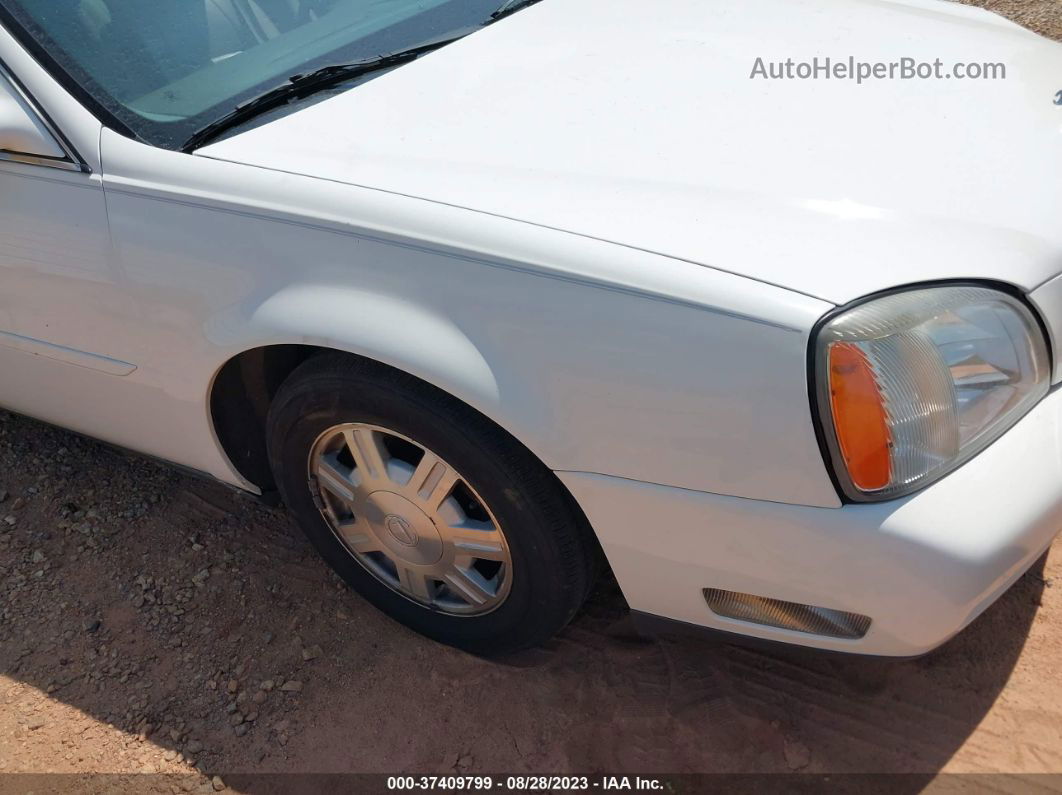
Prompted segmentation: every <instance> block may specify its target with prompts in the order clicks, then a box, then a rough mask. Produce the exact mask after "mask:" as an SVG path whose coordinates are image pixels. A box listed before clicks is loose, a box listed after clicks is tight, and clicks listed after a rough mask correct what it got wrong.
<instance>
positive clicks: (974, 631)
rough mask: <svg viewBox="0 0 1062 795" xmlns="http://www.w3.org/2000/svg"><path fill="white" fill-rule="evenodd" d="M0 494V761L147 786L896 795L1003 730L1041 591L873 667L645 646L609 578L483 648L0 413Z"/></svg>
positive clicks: (176, 477) (248, 503) (121, 462)
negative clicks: (999, 726)
mask: <svg viewBox="0 0 1062 795" xmlns="http://www.w3.org/2000/svg"><path fill="white" fill-rule="evenodd" d="M3 491H6V492H8V496H7V498H6V499H5V500H3V501H2V502H0V528H2V530H3V532H0V599H2V601H0V610H2V619H3V620H2V621H0V673H2V674H3V677H4V678H3V679H0V690H2V691H3V692H0V698H2V699H3V703H4V704H5V705H6V706H5V707H4V708H3V710H2V711H0V770H2V771H4V772H10V771H21V772H42V773H43V772H75V771H80V772H84V771H110V772H122V773H158V774H160V775H162V774H172V775H173V776H174V778H172V779H161V781H162V782H163V783H162V784H160V790H161V791H167V792H168V791H170V790H171V788H172V786H178V787H180V788H195V787H202V788H204V789H206V788H208V787H209V786H210V780H209V778H210V776H212V775H214V774H221V775H222V776H224V778H225V780H226V782H227V784H228V785H229V786H230V787H234V788H236V789H240V790H245V791H262V792H267V791H278V788H282V789H285V790H290V789H292V788H294V787H295V785H296V784H297V782H298V779H293V778H291V777H290V776H291V775H292V774H306V773H314V774H336V775H340V776H343V775H345V774H349V773H369V772H371V773H387V774H419V773H427V774H463V775H486V774H494V775H498V774H506V773H524V774H527V773H584V774H616V775H621V774H631V775H633V774H639V773H641V774H648V773H656V774H698V773H712V774H715V775H717V776H718V775H720V774H733V775H742V774H772V775H773V774H788V773H794V772H796V773H804V774H819V775H825V774H830V775H832V776H837V775H838V774H846V773H852V774H865V773H874V774H905V776H904V777H902V778H897V777H890V778H889V779H887V783H883V784H882V786H887V789H888V791H890V792H896V791H910V792H917V791H920V790H922V789H923V788H924V787H925V785H926V784H927V783H928V782H929V780H930V779H931V778H932V776H933V775H935V774H936V773H938V772H939V771H941V770H942V769H943V768H944V767H945V765H947V764H948V762H949V760H951V759H952V758H953V756H954V755H955V754H956V752H957V750H958V749H960V748H961V747H963V746H964V744H967V745H969V744H970V743H974V744H976V743H977V742H983V743H985V744H990V743H992V742H996V741H997V740H998V738H996V739H992V738H991V737H990V738H988V739H985V740H983V741H978V740H977V738H976V736H975V737H973V738H971V735H974V734H975V731H976V730H977V729H978V727H979V725H981V724H982V722H983V721H985V718H986V715H987V714H988V713H989V711H990V710H991V708H992V707H993V705H994V704H995V703H996V701H997V698H998V697H999V695H1000V693H1001V691H1002V690H1003V689H1004V687H1005V686H1006V685H1007V683H1008V680H1010V678H1011V676H1012V672H1013V671H1014V669H1015V665H1016V664H1017V662H1018V660H1019V657H1020V656H1021V654H1022V650H1023V647H1024V646H1025V644H1026V639H1027V636H1028V634H1029V631H1030V627H1031V625H1032V623H1033V620H1034V618H1035V617H1036V615H1037V610H1038V607H1039V605H1040V602H1041V598H1042V597H1043V595H1044V585H1045V579H1044V577H1045V571H1044V561H1043V560H1041V561H1039V562H1038V563H1037V565H1036V566H1034V568H1033V569H1032V570H1031V571H1030V572H1029V573H1028V574H1026V575H1025V576H1024V577H1023V578H1022V579H1021V580H1020V581H1019V582H1018V583H1017V585H1016V586H1015V587H1014V588H1013V589H1011V591H1009V592H1008V593H1007V594H1006V595H1005V596H1004V597H1003V598H1002V599H1001V600H1000V601H999V602H998V603H997V604H996V605H994V606H993V607H992V608H990V609H989V610H988V611H987V612H986V613H985V614H984V615H983V616H982V617H981V618H979V619H978V620H977V621H976V622H975V623H974V624H973V625H972V626H971V627H970V628H969V629H968V630H967V631H965V632H964V633H962V634H961V635H959V636H958V637H957V638H955V639H954V640H953V641H951V642H950V643H949V644H947V645H946V646H945V647H943V648H942V649H940V650H938V651H936V652H934V653H933V654H931V655H929V656H926V657H924V658H921V659H918V660H913V661H896V662H890V661H883V660H873V659H857V658H845V657H839V656H821V655H815V654H809V653H807V652H801V651H797V650H794V651H791V652H790V651H784V650H783V651H772V652H770V653H765V652H763V651H755V650H751V649H745V648H740V647H736V646H729V645H720V644H715V643H710V642H704V641H699V640H694V639H683V640H666V639H649V638H645V637H642V636H639V635H638V634H637V633H635V632H634V630H633V628H632V625H631V622H630V618H629V616H628V615H627V612H626V607H625V605H624V603H623V599H622V596H621V594H620V593H619V591H618V589H617V588H616V586H615V584H614V582H612V581H611V580H609V579H608V578H605V579H604V580H603V581H602V583H601V584H600V585H599V586H598V588H597V589H596V591H595V593H594V594H593V596H592V598H591V600H590V602H589V603H588V605H587V606H586V609H585V610H584V611H583V612H582V613H581V614H580V615H579V617H577V619H576V620H575V621H574V622H573V623H572V624H571V626H569V627H568V629H566V630H565V631H564V632H563V633H562V634H561V635H560V636H559V637H558V638H556V639H555V640H554V641H552V642H550V643H549V644H548V645H547V646H546V647H544V648H541V649H536V650H533V651H530V652H526V653H523V654H521V655H517V656H514V657H511V658H508V659H505V660H494V661H492V660H484V659H478V658H474V657H471V656H469V655H467V654H463V653H461V652H458V651H456V650H453V649H450V648H447V647H443V646H440V645H438V644H435V643H432V642H430V641H428V640H425V639H423V638H421V637H419V636H417V635H415V634H413V633H411V632H409V631H408V630H406V629H405V628H403V627H401V626H399V625H397V624H395V623H393V622H391V621H390V620H389V619H387V618H386V617H384V616H382V615H381V614H379V613H378V612H377V611H375V610H374V609H372V608H371V607H369V606H368V605H367V604H366V603H364V602H363V601H362V600H360V599H359V598H358V597H357V596H356V595H354V594H353V593H351V592H350V591H349V590H348V589H346V588H345V587H344V586H343V585H342V583H340V582H339V581H338V579H337V578H336V577H335V576H334V575H332V574H331V572H330V571H329V570H328V569H327V568H326V567H325V566H324V564H323V563H320V562H319V561H318V559H317V557H316V556H315V554H314V552H313V550H312V549H311V548H310V547H309V545H308V544H307V543H306V542H305V541H304V540H303V539H302V537H301V535H300V534H299V533H298V531H297V530H296V529H294V528H293V526H292V524H291V522H290V521H289V520H288V518H287V517H286V515H285V514H284V513H283V512H282V511H279V510H275V509H269V508H266V507H264V506H261V505H260V504H258V503H257V502H255V501H253V500H252V499H248V498H246V497H244V496H242V495H239V494H236V493H235V492H232V491H230V490H229V489H227V488H225V487H223V486H221V485H217V484H212V483H206V482H202V481H198V480H195V479H191V478H189V477H187V476H185V475H182V474H178V473H176V472H175V471H173V470H170V469H168V468H166V467H164V466H162V465H160V464H156V463H154V462H152V461H149V460H147V459H144V458H141V457H137V456H133V455H130V454H125V453H122V452H119V451H115V450H113V449H111V448H108V447H105V446H103V445H100V444H98V443H95V442H92V441H89V440H86V439H84V438H82V437H79V436H76V435H74V434H71V433H67V432H64V431H61V430H57V429H54V428H51V427H49V426H45V425H41V424H39V423H36V422H33V421H31V420H28V419H25V418H22V417H18V416H14V415H8V414H3V413H0V492H3ZM2 496H3V494H2V493H0V497H2ZM8 516H10V517H12V521H7V520H6V517H8ZM70 708H73V709H70ZM1004 708H1005V707H1004ZM1014 741H1015V742H1017V740H1016V739H1015V740H1014ZM197 771H198V772H197ZM182 774H183V775H182ZM203 774H205V776H204V775H203ZM261 774H286V775H288V776H289V778H287V779H280V780H278V779H276V778H274V777H261ZM713 780H714V781H717V782H722V781H726V779H722V778H720V779H713ZM804 780H806V781H813V780H816V779H815V778H808V779H804ZM62 781H64V782H66V783H67V784H70V785H71V786H73V782H76V788H77V789H79V790H91V789H99V790H101V791H102V790H105V789H112V788H113V787H114V786H115V781H114V780H113V779H100V778H93V777H68V778H65V779H62ZM146 781H147V779H143V778H142V779H138V780H137V783H136V785H135V786H136V788H137V789H141V790H144V789H148V787H147V786H146ZM278 781H281V782H283V783H281V784H278ZM333 781H335V782H337V783H336V787H338V788H349V787H350V786H351V783H352V781H353V780H351V779H345V778H339V779H334V780H333ZM771 781H774V782H775V783H779V785H781V784H780V782H785V784H784V789H786V790H791V789H792V788H793V786H795V783H796V779H795V778H794V777H791V776H785V777H776V778H774V779H771ZM883 781H885V780H883ZM174 782H176V783H174ZM326 783H327V781H326V780H325V779H316V780H313V781H312V782H311V783H308V784H307V788H308V790H312V791H322V790H325V789H328V787H327V786H326ZM708 783H710V782H708ZM729 783H733V782H732V781H731V782H729ZM759 783H760V784H761V785H762V784H763V783H765V782H764V781H760V782H759ZM873 783H874V782H873V781H865V782H862V783H861V785H860V790H861V791H868V790H870V791H872V784H873ZM700 784H701V785H704V784H706V782H705V781H704V780H702V781H701V782H700ZM728 786H729V784H728ZM38 788H39V787H38Z"/></svg>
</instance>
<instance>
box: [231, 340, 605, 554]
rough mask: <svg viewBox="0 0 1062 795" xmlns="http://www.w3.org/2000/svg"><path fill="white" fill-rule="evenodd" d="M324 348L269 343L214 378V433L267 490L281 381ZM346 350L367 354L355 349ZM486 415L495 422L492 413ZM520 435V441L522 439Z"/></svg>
mask: <svg viewBox="0 0 1062 795" xmlns="http://www.w3.org/2000/svg"><path fill="white" fill-rule="evenodd" d="M321 353H336V351H335V350H333V349H331V348H323V347H319V346H315V345H270V346H266V347H263V348H254V349H252V350H249V351H244V352H243V353H241V354H239V355H237V356H235V357H233V358H232V359H230V360H229V361H228V362H226V363H225V364H224V366H223V367H222V368H221V370H219V371H218V374H217V377H216V378H215V379H214V385H213V387H212V389H211V392H210V414H211V420H212V422H213V424H214V433H215V434H216V435H217V438H218V441H219V442H220V443H221V446H222V449H223V450H224V451H225V454H226V455H227V456H228V457H229V460H230V461H231V462H232V464H233V466H235V467H236V469H237V471H239V473H240V474H241V475H243V477H245V478H246V479H247V480H248V481H250V482H251V483H253V484H254V485H256V486H258V488H260V489H261V490H262V493H263V494H273V493H274V492H275V491H276V482H275V481H274V479H273V471H272V468H271V467H270V465H269V452H268V449H267V447H266V419H267V417H268V415H269V407H270V405H271V404H272V402H273V398H274V397H275V396H276V394H277V391H278V390H279V389H280V385H281V384H283V383H284V381H285V380H287V378H288V376H289V375H291V373H292V372H293V371H294V370H295V368H296V367H298V366H299V365H300V364H302V363H303V362H304V361H306V360H307V359H309V358H310V357H312V356H315V355H317V354H321ZM345 355H347V356H351V357H354V358H364V357H358V356H357V354H353V353H345ZM376 363H377V364H380V363H379V362H376ZM484 419H486V420H487V421H488V422H493V421H492V420H490V418H488V417H484ZM502 430H503V431H504V429H502ZM515 441H517V443H520V442H519V440H515ZM525 447H526V445H525ZM531 455H534V453H531ZM554 478H555V479H556V483H557V485H558V486H559V487H560V489H561V491H562V492H563V493H564V494H565V495H566V496H567V498H568V500H570V501H571V505H572V507H573V508H574V510H575V511H576V514H577V515H578V516H579V517H580V519H581V521H582V523H583V527H584V529H585V530H586V531H587V532H588V533H589V537H590V538H591V539H592V542H593V544H594V547H595V550H596V552H595V555H596V564H595V565H596V566H597V567H598V568H602V567H604V566H605V563H604V553H603V552H602V551H601V547H600V545H599V542H598V539H597V534H596V533H595V532H594V531H593V529H592V527H591V525H590V522H589V520H588V519H587V517H586V515H585V513H584V512H583V510H582V507H581V506H580V505H579V503H578V501H576V499H575V497H574V496H573V495H572V494H571V492H570V491H568V489H567V487H566V486H565V485H564V484H563V483H562V482H561V480H560V479H559V478H556V476H555V475H554Z"/></svg>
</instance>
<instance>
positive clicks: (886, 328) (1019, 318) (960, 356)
mask: <svg viewBox="0 0 1062 795" xmlns="http://www.w3.org/2000/svg"><path fill="white" fill-rule="evenodd" d="M816 346H817V347H816V376H815V377H816V382H817V384H816V388H817V391H818V402H819V410H820V411H821V412H822V415H823V417H822V422H823V427H824V428H825V431H826V437H827V441H828V445H829V447H830V451H831V455H832V457H833V459H834V461H833V463H834V467H835V469H836V471H837V475H838V480H839V481H840V483H841V485H842V487H843V488H844V490H845V492H846V493H847V494H848V496H849V497H851V498H853V499H857V500H863V501H866V500H882V499H889V498H892V497H898V496H901V495H903V494H907V493H910V492H912V491H914V490H916V489H918V488H921V487H922V486H924V485H926V484H928V483H930V482H931V481H933V480H935V479H937V478H939V477H941V476H943V475H944V474H946V473H947V472H950V471H951V470H952V469H954V468H955V467H957V466H959V465H960V464H961V463H963V462H964V461H966V460H967V459H968V458H970V457H971V456H973V455H974V454H976V453H978V452H979V451H981V450H983V449H984V448H985V447H987V446H988V445H989V444H991V443H992V442H993V441H994V440H995V439H997V438H999V436H1000V435H1001V434H1002V433H1003V432H1004V431H1006V430H1007V428H1009V427H1010V426H1011V425H1013V424H1014V423H1015V422H1017V421H1018V419H1019V418H1021V416H1022V415H1024V414H1025V413H1026V412H1027V411H1029V409H1031V408H1032V407H1033V406H1034V405H1035V404H1036V403H1037V402H1038V401H1039V400H1040V399H1041V398H1042V397H1043V396H1044V395H1046V394H1047V390H1048V386H1049V381H1050V364H1049V362H1048V354H1047V344H1046V342H1045V341H1044V336H1043V333H1042V332H1041V330H1040V327H1039V325H1038V324H1037V322H1036V318H1034V317H1033V315H1032V313H1031V312H1030V311H1029V309H1027V308H1026V307H1025V305H1024V304H1022V303H1021V302H1020V301H1018V300H1017V299H1015V298H1012V297H1011V296H1009V295H1007V294H1006V293H1002V292H999V291H997V290H991V289H988V288H983V287H966V286H955V287H931V288H925V289H920V290H912V291H910V292H902V293H896V294H894V295H888V296H884V297H882V298H877V299H873V300H871V301H868V302H866V303H864V304H860V305H858V306H856V307H853V308H852V309H850V310H847V311H845V312H843V313H841V314H839V315H837V316H836V317H834V318H832V319H831V320H830V321H829V322H828V323H827V324H826V325H824V326H823V327H822V329H821V330H820V332H819V336H818V339H817V342H816Z"/></svg>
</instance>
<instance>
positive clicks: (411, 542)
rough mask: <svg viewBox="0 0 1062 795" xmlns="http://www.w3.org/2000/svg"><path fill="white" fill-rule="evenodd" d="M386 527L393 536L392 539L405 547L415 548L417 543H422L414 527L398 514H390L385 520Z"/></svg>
mask: <svg viewBox="0 0 1062 795" xmlns="http://www.w3.org/2000/svg"><path fill="white" fill-rule="evenodd" d="M384 526H385V527H386V528H387V532H388V533H390V534H391V537H392V538H393V539H394V540H395V541H397V542H398V543H399V544H402V545H403V546H407V547H415V546H416V545H417V542H418V541H420V537H419V536H418V535H417V531H416V530H414V529H413V525H411V524H410V523H409V522H407V521H406V520H405V519H403V518H402V517H401V516H398V515H397V514H393V513H392V514H389V515H388V516H387V517H386V518H385V519H384Z"/></svg>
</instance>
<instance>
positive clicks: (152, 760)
mask: <svg viewBox="0 0 1062 795" xmlns="http://www.w3.org/2000/svg"><path fill="white" fill-rule="evenodd" d="M978 4H981V5H988V6H990V7H994V8H996V9H998V10H1001V11H1005V12H1006V11H1009V12H1012V13H1013V15H1014V16H1015V17H1016V18H1018V19H1020V20H1024V21H1026V22H1028V23H1029V24H1030V25H1032V26H1034V27H1036V28H1038V29H1039V30H1041V31H1042V32H1045V33H1049V34H1052V35H1055V36H1058V37H1059V38H1062V3H1060V2H1057V1H1056V0H1039V1H1036V0H1027V1H1025V0H1021V1H1019V0H1000V1H999V2H987V3H978ZM1060 575H1062V542H1059V543H1057V544H1056V545H1055V547H1054V549H1053V550H1052V551H1051V553H1050V554H1049V555H1048V556H1047V557H1046V558H1045V559H1044V560H1043V561H1041V562H1040V563H1039V564H1038V565H1037V566H1036V567H1034V569H1033V570H1032V571H1030V572H1029V573H1028V574H1027V575H1026V576H1025V577H1024V578H1023V579H1022V580H1021V581H1020V582H1019V583H1018V584H1017V585H1016V586H1015V587H1014V588H1013V589H1012V590H1011V591H1010V592H1009V593H1007V594H1006V595H1005V596H1004V597H1003V598H1002V599H1001V600H1000V602H999V603H997V604H996V605H995V606H993V607H992V608H991V609H990V610H989V611H988V612H987V613H986V614H985V615H984V616H982V617H981V618H980V619H979V620H978V621H977V622H975V624H974V625H973V626H972V627H970V628H969V630H967V631H966V632H965V633H963V634H961V635H960V636H959V637H958V638H956V639H955V640H954V641H952V642H951V643H949V644H948V645H947V646H945V647H944V648H943V649H941V650H939V651H938V652H936V653H934V654H932V655H930V656H928V657H925V658H923V659H920V660H917V661H913V662H879V661H866V660H850V659H844V658H838V657H827V656H816V655H808V654H804V653H799V652H795V651H794V652H772V653H763V652H758V651H751V650H747V649H741V648H735V647H729V646H722V645H713V644H708V643H706V642H703V641H694V640H683V641H673V640H647V639H644V638H640V637H638V636H637V635H636V634H635V633H634V632H633V631H632V629H631V627H630V624H629V619H628V617H627V615H626V612H625V606H624V603H623V599H622V597H621V596H620V594H619V593H618V591H617V589H616V588H615V585H614V584H613V583H611V582H608V581H606V582H604V583H602V584H601V586H600V587H599V588H598V590H597V592H596V593H595V595H594V596H593V598H592V600H591V602H590V604H589V606H588V607H587V609H586V610H585V611H584V613H583V614H582V615H581V616H580V617H579V618H578V619H577V620H576V621H575V622H574V624H572V626H571V627H569V628H568V630H566V631H565V632H564V633H563V635H561V636H560V637H559V638H557V639H556V640H555V641H554V642H552V643H551V644H550V645H549V646H548V647H546V648H543V649H541V650H536V651H534V652H530V653H526V654H524V655H521V656H519V657H517V658H515V659H510V660H506V661H504V662H488V661H484V660H480V659H476V658H473V657H470V656H468V655H465V654H462V653H460V652H457V651H455V650H452V649H449V648H446V647H443V646H439V645H436V644H434V643H431V642H429V641H427V640H424V639H422V638H420V637H418V636H416V635H414V634H413V633H411V632H409V631H407V630H405V629H404V628H403V627H401V626H399V625H397V624H395V623H393V622H391V621H390V620H389V619H387V618H385V617H384V616H382V615H381V614H379V613H377V612H376V611H375V610H373V609H372V608H370V607H369V606H368V605H367V604H365V603H364V602H362V601H361V600H360V599H359V598H358V597H356V596H355V595H354V594H352V593H351V592H349V591H348V590H347V589H346V588H345V587H343V586H342V585H341V583H340V582H339V581H338V579H337V578H336V577H335V576H333V575H332V574H331V573H330V571H329V570H328V569H327V568H326V567H325V566H324V564H322V563H321V562H319V561H318V559H317V557H316V556H315V554H314V553H313V551H312V550H311V549H310V547H309V545H308V543H307V542H306V541H304V540H303V538H302V537H301V535H300V534H299V532H298V531H297V530H296V529H295V528H294V527H293V526H292V524H291V522H290V521H289V520H288V518H287V517H286V516H285V515H284V514H283V513H282V512H280V511H277V510H271V509H268V508H266V507H263V506H261V505H259V504H258V503H257V502H255V501H254V500H253V499H250V498H247V497H244V496H242V495H239V494H236V493H234V492H232V491H229V490H227V489H226V488H224V487H222V486H218V485H214V484H209V483H204V482H201V481H198V480H194V479H191V478H188V477H186V476H184V475H182V474H179V473H177V472H175V471H174V470H171V469H168V468H166V467H164V466H162V465H159V464H156V463H154V462H151V461H148V460H145V459H143V458H139V457H136V456H133V455H129V454H125V453H122V452H118V451H115V450H112V449H110V448H108V447H105V446H103V445H100V444H97V443H95V442H92V441H88V440H86V439H83V438H81V437H78V436H75V435H73V434H69V433H66V432H63V431H60V430H57V429H54V428H50V427H47V426H43V425H41V424H38V423H36V422H33V421H31V420H28V419H25V418H22V417H18V416H13V415H9V414H4V413H2V412H0V611H2V612H0V772H5V773H67V774H88V773H112V774H142V773H155V774H181V775H174V776H173V777H164V776H155V777H146V776H136V777H135V778H114V779H100V778H99V777H88V776H86V777H84V778H80V777H76V776H72V777H66V778H64V779H61V780H60V781H61V786H65V787H66V788H67V789H69V788H70V787H71V782H77V787H81V788H84V789H85V790H86V791H88V790H97V791H103V790H105V789H110V788H113V787H114V786H117V785H118V783H120V782H126V783H129V782H131V781H132V782H134V783H132V784H130V786H131V787H133V788H134V789H136V790H138V791H143V790H157V791H162V792H170V791H180V790H201V791H204V792H210V791H214V790H215V789H217V788H221V787H224V786H230V787H232V788H235V789H241V790H247V791H255V790H264V789H267V788H266V787H264V785H263V784H262V782H260V781H258V780H256V779H254V778H251V777H248V775H247V774H251V773H269V772H287V773H291V772H295V773H298V772H313V773H346V772H382V773H420V772H424V773H439V774H448V773H454V772H457V773H468V774H485V773H515V772H529V773H544V772H555V773H563V772H574V771H578V772H583V773H616V774H622V773H651V772H657V773H692V772H713V773H773V772H787V771H801V772H804V773H819V774H841V773H850V772H851V773H906V774H909V776H907V777H902V778H893V779H890V783H889V790H890V791H897V790H900V791H910V792H918V791H921V790H922V789H923V788H924V787H925V786H926V785H927V784H928V783H929V782H930V781H931V780H932V778H933V776H935V775H936V774H938V773H941V772H948V773H952V772H963V773H999V772H1006V773H1017V774H1022V776H1024V777H1022V778H1012V777H996V778H990V779H978V781H979V782H981V783H982V784H985V785H986V786H991V787H992V788H993V789H995V790H999V791H1027V790H1029V789H1033V790H1036V791H1048V790H1051V791H1062V778H1049V777H1039V776H1036V775H1035V774H1038V773H1062V587H1058V583H1059V582H1060V581H1062V580H1060ZM1052 586H1054V587H1052ZM218 774H223V775H224V776H225V782H222V781H221V780H220V779H214V778H212V777H213V776H215V775H218ZM957 780H959V779H958V778H950V779H941V780H938V782H937V783H938V784H940V783H941V781H944V782H945V783H946V782H947V781H951V782H954V781H957ZM962 780H963V781H964V782H966V781H969V779H962ZM55 784H56V780H53V779H48V780H30V779H20V778H12V777H0V791H24V790H28V789H36V790H39V791H47V789H48V788H49V787H51V786H53V785H55Z"/></svg>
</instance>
